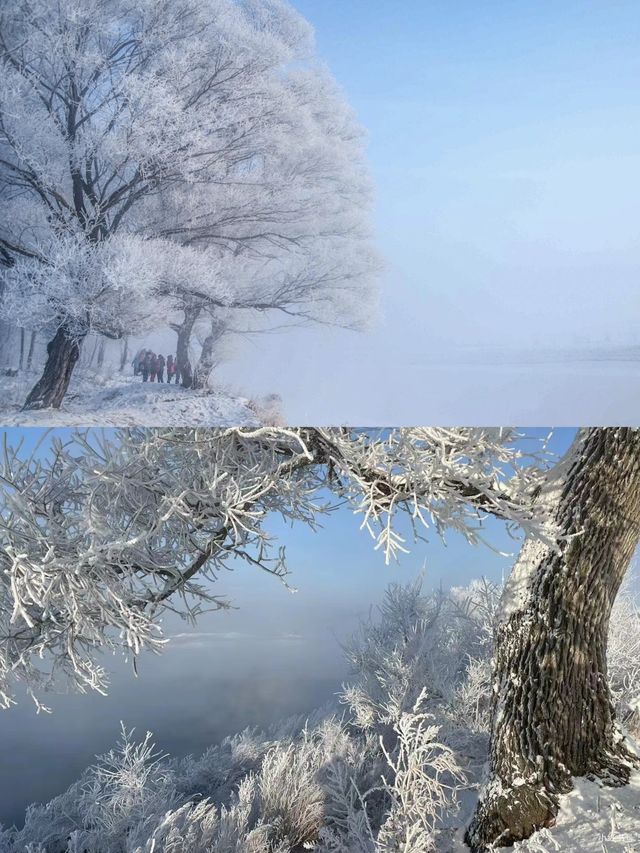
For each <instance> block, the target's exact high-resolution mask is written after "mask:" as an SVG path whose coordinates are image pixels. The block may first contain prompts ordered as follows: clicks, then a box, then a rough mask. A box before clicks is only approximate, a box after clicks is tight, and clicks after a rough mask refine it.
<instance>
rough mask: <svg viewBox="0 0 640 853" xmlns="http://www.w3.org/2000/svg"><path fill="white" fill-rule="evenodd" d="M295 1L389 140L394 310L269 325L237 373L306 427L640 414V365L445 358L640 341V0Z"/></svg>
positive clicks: (387, 220)
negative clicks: (451, 362)
mask: <svg viewBox="0 0 640 853" xmlns="http://www.w3.org/2000/svg"><path fill="white" fill-rule="evenodd" d="M294 5H295V6H296V7H297V8H298V9H299V10H300V11H301V12H302V14H303V15H305V17H306V18H308V20H310V21H311V23H312V24H313V25H314V27H315V30H316V38H317V46H318V52H319V54H320V56H321V57H322V58H323V59H324V60H325V61H326V63H327V64H328V66H329V67H330V69H331V70H332V72H333V74H334V75H335V76H336V78H337V79H338V81H339V82H340V83H341V85H342V86H343V88H344V90H345V92H346V95H347V98H348V100H349V101H350V103H351V104H352V106H353V107H354V109H355V110H356V112H357V114H358V116H359V118H360V121H361V123H362V124H363V125H364V126H365V127H366V129H367V131H368V134H369V159H370V163H371V168H372V173H373V178H374V181H375V185H376V191H377V210H376V226H377V231H378V240H379V245H380V248H381V250H382V252H383V254H384V256H385V258H386V262H387V270H386V273H385V276H384V282H383V289H384V297H383V309H384V315H385V316H384V322H383V324H382V325H381V326H379V328H378V329H377V331H376V332H375V333H374V334H373V335H371V336H367V337H364V336H355V335H352V334H348V333H339V332H335V333H327V331H326V330H317V331H305V332H295V333H290V334H287V335H279V336H273V337H271V338H269V339H266V338H264V337H262V336H260V337H259V339H258V340H256V341H253V342H249V343H248V344H244V345H242V347H240V350H241V351H240V358H239V359H234V360H233V361H232V362H230V363H229V365H228V366H227V367H225V369H224V372H225V375H226V376H228V377H229V379H230V380H232V381H235V382H240V383H242V385H243V387H245V388H246V389H247V390H249V391H254V390H255V389H260V390H262V391H264V392H268V391H272V390H276V391H279V392H280V393H281V394H282V396H283V397H284V399H285V403H288V406H289V408H288V412H289V413H290V416H291V418H292V419H293V420H294V421H295V422H297V423H299V422H301V421H305V420H307V421H309V422H314V423H315V422H318V421H319V420H321V419H328V420H333V421H334V422H337V421H340V422H345V421H346V422H352V423H353V422H356V421H357V422H359V423H363V422H364V423H371V422H375V421H378V422H379V421H380V420H382V421H384V422H387V423H388V422H395V423H399V422H402V423H410V422H414V423H415V422H425V421H426V422H435V421H436V420H437V421H438V422H449V423H460V422H463V421H464V422H469V421H471V420H474V419H477V418H478V417H480V418H484V419H485V420H495V419H500V420H501V421H502V422H504V421H510V422H519V423H522V422H538V423H540V422H543V421H544V422H548V420H549V419H553V420H554V422H556V423H559V422H562V423H565V424H568V423H569V422H570V417H571V414H573V416H574V418H575V419H576V420H581V421H582V422H587V421H592V422H593V421H602V420H603V418H605V417H606V410H604V409H603V408H601V407H599V406H600V401H601V400H602V399H606V397H607V395H608V396H609V399H610V406H609V411H611V412H612V413H613V414H614V415H615V413H617V412H618V411H619V412H620V413H621V418H622V419H625V418H626V417H627V413H626V409H625V407H624V404H625V399H626V398H625V392H626V393H628V394H636V392H638V391H640V384H639V382H640V371H638V369H637V367H634V368H633V369H632V370H625V369H624V368H620V367H618V368H614V367H611V366H609V368H608V370H605V369H604V368H602V367H596V368H593V367H577V368H576V367H575V366H573V367H570V368H568V367H558V366H557V365H556V366H554V367H553V368H545V367H544V366H540V365H538V366H537V367H529V368H526V367H525V368H522V369H517V370H516V369H513V370H510V371H509V370H508V369H507V367H506V366H505V365H502V366H501V367H500V368H498V369H492V370H490V373H491V376H490V377H488V376H486V375H485V373H486V371H485V372H484V373H483V372H482V371H480V370H478V369H476V368H474V367H473V365H472V366H467V367H466V368H460V367H458V368H457V369H456V368H455V367H449V368H447V369H443V368H441V367H440V368H438V367H436V368H434V367H433V366H432V363H431V362H432V358H433V355H434V352H435V353H440V354H442V352H443V351H444V350H451V349H456V348H459V347H464V346H466V345H482V346H488V347H492V346H495V345H501V344H505V345H508V346H516V347H526V348H533V349H537V348H539V347H541V346H542V347H556V346H563V345H567V344H568V345H570V346H571V345H574V344H576V345H582V344H592V343H595V344H605V345H607V344H608V345H613V344H617V343H622V342H635V341H636V340H637V328H638V325H639V323H640V300H639V299H638V295H637V293H638V284H637V275H638V268H639V266H640V245H639V241H638V236H637V223H638V221H639V219H640V98H639V97H638V92H639V91H640V51H638V44H639V43H640V4H638V3H637V2H635V1H634V2H624V0H622V1H621V0H611V2H576V0H563V2H557V0H556V2H548V0H542V2H536V3H527V2H520V0H512V2H491V0H488V2H483V3H478V2H471V0H456V2H450V0H449V2H445V0H442V2H433V0H422V2H421V0H402V2H396V3H392V2H389V0H349V2H341V0H322V2H319V0H294ZM327 365H328V366H329V369H327ZM385 383H386V384H385ZM309 387H312V388H313V389H314V392H315V393H314V394H313V395H309V391H308V388H309ZM416 388H418V389H419V391H418V392H417V393H416V390H415V389H416ZM425 388H429V389H431V391H432V393H431V394H430V395H428V394H427V393H426V392H425V391H423V389H425ZM382 390H383V391H384V394H385V396H384V398H382V399H381V393H382ZM421 392H422V395H423V396H420V393H421ZM531 395H534V401H533V402H532V401H531V400H530V396H531ZM603 395H604V396H603ZM567 413H569V414H567ZM487 414H488V416H489V417H488V418H487ZM563 415H564V417H563ZM636 419H637V417H636ZM476 422H477V420H476Z"/></svg>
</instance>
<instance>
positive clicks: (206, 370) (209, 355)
mask: <svg viewBox="0 0 640 853" xmlns="http://www.w3.org/2000/svg"><path fill="white" fill-rule="evenodd" d="M224 333H225V325H224V323H223V322H221V321H219V320H216V319H212V320H211V331H210V332H209V334H208V335H207V337H206V338H205V339H204V342H203V344H202V351H201V353H200V359H199V360H198V364H197V365H196V369H195V370H194V372H193V388H194V389H198V388H206V387H207V385H208V383H209V378H210V376H211V371H212V370H213V368H214V364H215V357H216V344H217V343H218V341H219V340H220V338H221V337H222V336H223V335H224Z"/></svg>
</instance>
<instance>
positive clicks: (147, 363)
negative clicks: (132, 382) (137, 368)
mask: <svg viewBox="0 0 640 853" xmlns="http://www.w3.org/2000/svg"><path fill="white" fill-rule="evenodd" d="M147 380H148V381H149V382H155V381H156V357H155V355H154V353H153V352H151V350H147V354H146V356H145V359H144V370H143V372H142V381H143V382H146V381H147Z"/></svg>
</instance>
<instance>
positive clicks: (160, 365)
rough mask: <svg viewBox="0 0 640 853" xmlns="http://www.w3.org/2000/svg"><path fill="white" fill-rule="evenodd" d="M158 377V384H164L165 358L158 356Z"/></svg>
mask: <svg viewBox="0 0 640 853" xmlns="http://www.w3.org/2000/svg"><path fill="white" fill-rule="evenodd" d="M156 376H157V381H158V382H164V356H163V355H157V356H156Z"/></svg>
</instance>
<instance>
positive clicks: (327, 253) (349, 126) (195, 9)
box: [0, 0, 376, 408]
mask: <svg viewBox="0 0 640 853" xmlns="http://www.w3.org/2000/svg"><path fill="white" fill-rule="evenodd" d="M0 62H1V69H2V74H1V76H0V248H1V250H2V259H3V263H2V265H1V269H0V273H1V275H2V278H3V281H4V286H5V288H4V295H3V300H2V313H3V316H5V317H8V318H11V319H12V321H13V322H15V323H16V324H18V325H20V326H23V327H24V328H27V329H34V328H38V329H43V330H44V331H48V332H49V333H50V334H51V339H50V342H49V347H48V360H47V363H46V366H45V369H44V373H43V376H42V378H41V379H40V381H39V382H38V383H37V385H36V386H35V387H34V389H33V390H32V392H31V393H30V395H29V397H28V399H27V404H26V405H27V407H29V408H42V407H48V406H59V405H60V402H61V400H62V398H63V397H64V393H65V391H66V388H67V386H68V382H69V378H70V376H71V373H72V371H73V367H74V365H75V363H76V361H77V358H78V354H79V346H80V344H81V342H82V340H83V339H84V337H85V336H86V335H87V334H88V333H89V332H90V331H95V332H98V333H100V334H102V335H105V336H109V337H113V338H120V337H123V336H125V335H128V334H136V333H139V332H140V331H141V330H144V329H148V328H150V327H152V326H157V325H158V324H160V323H164V324H165V325H168V324H169V323H170V322H173V319H174V317H175V316H176V314H182V315H183V319H182V320H181V321H180V323H179V324H178V327H179V333H180V335H181V338H180V340H179V347H178V350H179V351H180V352H182V351H183V350H184V343H185V339H186V345H187V347H188V335H189V332H190V323H191V315H192V313H193V312H194V311H195V312H199V311H200V310H209V311H211V310H213V309H215V308H221V309H225V308H230V307H232V308H233V307H235V308H241V309H248V310H257V311H261V312H272V311H277V312H285V313H286V314H287V315H294V316H302V317H304V318H306V319H312V320H314V321H322V322H327V321H329V322H338V323H340V324H342V325H345V326H352V325H358V324H360V323H362V322H364V321H365V319H366V317H367V316H368V315H369V313H370V306H371V302H372V290H371V273H372V271H373V269H374V268H375V265H376V261H375V259H374V257H373V253H372V250H371V248H370V245H369V226H368V214H369V195H370V194H369V185H368V178H367V175H366V173H365V169H364V166H363V157H362V134H361V132H360V130H359V128H358V126H357V124H356V122H355V120H354V117H353V115H352V113H351V111H350V110H349V108H348V107H347V105H346V104H345V102H344V98H343V96H342V94H341V93H340V92H339V91H338V89H337V87H336V86H335V84H334V82H333V81H332V79H331V78H330V77H329V75H328V74H327V73H326V72H325V71H324V70H323V69H321V68H319V67H318V65H317V63H316V62H315V60H314V55H313V47H312V39H311V33H310V28H309V26H308V25H307V24H306V22H305V21H304V20H303V19H302V18H301V17H300V16H299V15H298V14H297V13H296V12H295V11H294V10H293V9H292V8H291V7H290V6H288V5H287V3H286V2H284V0H179V2H175V0H142V2H138V0H136V2H132V0H60V2H56V3H50V2H48V0H12V2H10V3H6V4H2V8H1V9H0ZM184 367H185V370H186V367H187V365H186V364H185V365H184ZM185 375H187V373H186V372H185Z"/></svg>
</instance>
